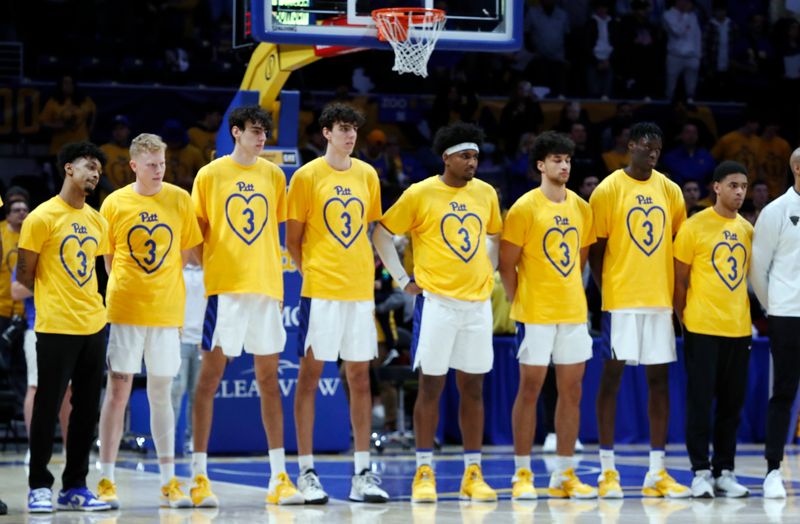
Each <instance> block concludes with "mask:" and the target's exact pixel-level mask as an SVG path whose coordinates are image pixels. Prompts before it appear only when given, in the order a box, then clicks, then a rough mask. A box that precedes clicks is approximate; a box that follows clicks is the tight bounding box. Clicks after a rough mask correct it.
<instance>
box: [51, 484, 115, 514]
mask: <svg viewBox="0 0 800 524" xmlns="http://www.w3.org/2000/svg"><path fill="white" fill-rule="evenodd" d="M58 509H65V510H73V511H105V510H109V509H111V505H110V504H109V503H108V502H103V501H101V500H100V499H98V498H97V497H95V496H94V493H92V492H91V491H89V488H87V487H85V486H84V487H82V488H72V489H68V490H65V491H59V492H58Z"/></svg>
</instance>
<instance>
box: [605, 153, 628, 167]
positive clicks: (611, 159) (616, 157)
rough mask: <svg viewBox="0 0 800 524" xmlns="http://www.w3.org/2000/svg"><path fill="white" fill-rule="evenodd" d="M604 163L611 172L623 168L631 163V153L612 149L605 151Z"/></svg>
mask: <svg viewBox="0 0 800 524" xmlns="http://www.w3.org/2000/svg"><path fill="white" fill-rule="evenodd" d="M603 163H604V164H605V165H606V169H608V171H609V172H611V171H616V170H617V169H623V168H625V167H627V166H628V164H630V163H631V154H630V152H628V151H626V152H624V153H620V152H618V151H614V150H613V149H612V150H611V151H606V152H605V153H603Z"/></svg>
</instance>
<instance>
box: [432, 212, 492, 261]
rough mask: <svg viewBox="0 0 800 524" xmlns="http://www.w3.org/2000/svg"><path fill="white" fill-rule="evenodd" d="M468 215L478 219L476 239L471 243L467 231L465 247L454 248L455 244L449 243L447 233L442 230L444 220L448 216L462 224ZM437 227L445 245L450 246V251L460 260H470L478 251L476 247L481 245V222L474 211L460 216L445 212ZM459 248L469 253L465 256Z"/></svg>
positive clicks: (445, 220)
mask: <svg viewBox="0 0 800 524" xmlns="http://www.w3.org/2000/svg"><path fill="white" fill-rule="evenodd" d="M470 217H472V218H474V219H475V220H477V221H478V241H477V242H476V243H475V244H474V245H472V243H471V242H470V241H469V233H467V235H466V237H465V239H464V241H465V242H466V243H467V246H466V248H464V247H459V249H456V248H455V246H453V244H451V243H450V240H448V238H447V235H446V234H445V232H444V224H445V222H447V219H448V218H453V219H455V220H458V221H459V223H460V224H461V225H462V226H463V225H464V221H465V220H466V219H468V218H470ZM439 229H440V230H441V232H442V238H443V239H444V243H445V244H447V247H449V248H450V251H452V252H453V253H455V254H456V255H457V256H458V258H460V259H461V260H463V261H464V263H467V262H469V261H470V260H472V257H474V256H475V253H477V252H478V248H479V247H480V245H481V234H482V233H483V222H481V217H479V216H478V215H476V214H475V213H467V214H466V215H464V216H461V217H460V216H458V215H456V214H455V213H447V214H446V215H444V216H443V217H442V222H441V224H440V225H439ZM462 229H464V228H462ZM460 250H461V251H464V252H466V253H467V254H469V256H466V257H465V256H464V255H462V254H461V251H460Z"/></svg>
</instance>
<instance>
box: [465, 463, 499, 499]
mask: <svg viewBox="0 0 800 524" xmlns="http://www.w3.org/2000/svg"><path fill="white" fill-rule="evenodd" d="M458 498H459V499H461V500H471V501H473V502H494V501H496V500H497V492H496V491H495V490H493V489H492V488H491V487H490V486H489V484H487V483H486V482H485V481H484V480H483V473H481V467H480V466H479V465H477V464H471V465H469V466H467V469H465V470H464V476H463V477H462V478H461V492H460V493H459V494H458Z"/></svg>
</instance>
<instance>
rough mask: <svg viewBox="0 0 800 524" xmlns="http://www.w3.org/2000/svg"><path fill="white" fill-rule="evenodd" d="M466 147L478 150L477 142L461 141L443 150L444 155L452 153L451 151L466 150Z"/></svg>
mask: <svg viewBox="0 0 800 524" xmlns="http://www.w3.org/2000/svg"><path fill="white" fill-rule="evenodd" d="M467 149H474V150H475V151H478V152H480V149H479V148H478V144H476V143H474V142H462V143H460V144H456V145H454V146H450V147H448V148H447V149H445V150H444V154H445V155H448V156H449V155H452V154H453V153H458V152H459V151H466V150H467Z"/></svg>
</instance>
